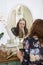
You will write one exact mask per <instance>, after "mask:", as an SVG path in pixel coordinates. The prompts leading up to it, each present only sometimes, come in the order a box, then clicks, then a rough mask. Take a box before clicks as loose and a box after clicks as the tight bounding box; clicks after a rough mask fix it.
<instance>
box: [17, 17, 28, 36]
mask: <svg viewBox="0 0 43 65" xmlns="http://www.w3.org/2000/svg"><path fill="white" fill-rule="evenodd" d="M20 21H24V22H25V27H24V31H25V35H27V33H28V29H27V27H26V20H25V19H24V18H22V19H20V20H19V21H18V23H17V26H16V29H17V31H18V33H19V23H20Z"/></svg>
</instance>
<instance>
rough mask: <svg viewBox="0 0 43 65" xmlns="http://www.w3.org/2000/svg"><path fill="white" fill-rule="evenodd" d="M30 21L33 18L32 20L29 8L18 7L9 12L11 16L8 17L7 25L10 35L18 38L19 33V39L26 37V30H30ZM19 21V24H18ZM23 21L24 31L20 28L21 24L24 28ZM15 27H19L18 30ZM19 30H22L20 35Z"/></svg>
mask: <svg viewBox="0 0 43 65" xmlns="http://www.w3.org/2000/svg"><path fill="white" fill-rule="evenodd" d="M23 19H24V20H23ZM20 20H21V21H20ZM32 20H33V18H32V15H31V12H30V10H29V8H27V7H26V6H24V5H18V6H17V7H16V8H15V9H13V10H12V11H11V14H10V16H9V23H8V25H9V28H10V30H11V34H12V33H13V34H12V35H13V36H19V33H20V37H23V34H25V35H26V34H27V33H28V32H29V31H27V29H28V30H29V29H30V25H31V23H32ZM19 21H20V23H18V22H19ZM25 21H26V29H25V30H24V28H23V27H22V26H23V25H21V24H22V23H23V24H24V27H25ZM21 22H22V23H21ZM17 25H18V26H20V29H18V27H17ZM19 30H20V32H19ZM21 30H22V33H21Z"/></svg>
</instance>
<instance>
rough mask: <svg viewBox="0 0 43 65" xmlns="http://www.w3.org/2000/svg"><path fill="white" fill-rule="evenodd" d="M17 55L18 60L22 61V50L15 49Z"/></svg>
mask: <svg viewBox="0 0 43 65" xmlns="http://www.w3.org/2000/svg"><path fill="white" fill-rule="evenodd" d="M17 57H18V58H19V60H20V61H21V62H22V61H23V54H22V52H21V51H20V50H19V51H17Z"/></svg>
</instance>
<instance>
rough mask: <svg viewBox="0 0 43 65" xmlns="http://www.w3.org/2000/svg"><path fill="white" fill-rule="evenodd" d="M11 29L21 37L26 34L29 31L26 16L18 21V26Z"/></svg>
mask: <svg viewBox="0 0 43 65" xmlns="http://www.w3.org/2000/svg"><path fill="white" fill-rule="evenodd" d="M11 31H12V33H13V34H14V35H15V36H19V37H20V38H22V37H24V36H26V35H27V33H28V30H27V28H26V20H25V19H24V18H22V19H20V20H19V21H18V23H17V26H16V28H15V27H14V28H12V29H11Z"/></svg>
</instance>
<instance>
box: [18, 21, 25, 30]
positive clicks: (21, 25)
mask: <svg viewBox="0 0 43 65" xmlns="http://www.w3.org/2000/svg"><path fill="white" fill-rule="evenodd" d="M24 27H25V21H20V22H19V29H20V30H22V29H24Z"/></svg>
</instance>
